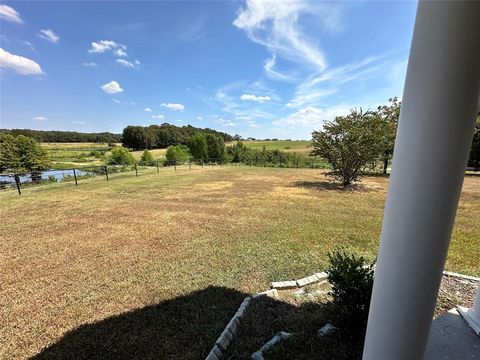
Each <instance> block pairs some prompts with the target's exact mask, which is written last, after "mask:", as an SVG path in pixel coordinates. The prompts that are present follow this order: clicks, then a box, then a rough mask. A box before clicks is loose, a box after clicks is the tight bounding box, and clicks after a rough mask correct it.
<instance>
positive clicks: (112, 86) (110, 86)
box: [100, 80, 123, 94]
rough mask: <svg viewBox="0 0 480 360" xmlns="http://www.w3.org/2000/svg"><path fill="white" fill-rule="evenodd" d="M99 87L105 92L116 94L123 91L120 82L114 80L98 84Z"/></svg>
mask: <svg viewBox="0 0 480 360" xmlns="http://www.w3.org/2000/svg"><path fill="white" fill-rule="evenodd" d="M100 88H101V89H102V90H103V91H104V92H106V93H107V94H116V93H121V92H123V89H122V88H121V86H120V84H119V83H118V82H116V81H115V80H112V81H110V82H109V83H106V84H104V85H102V86H100Z"/></svg>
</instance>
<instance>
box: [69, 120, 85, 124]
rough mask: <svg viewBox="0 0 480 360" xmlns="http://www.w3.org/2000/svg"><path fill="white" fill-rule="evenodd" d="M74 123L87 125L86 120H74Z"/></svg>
mask: <svg viewBox="0 0 480 360" xmlns="http://www.w3.org/2000/svg"><path fill="white" fill-rule="evenodd" d="M72 124H75V125H85V124H86V122H85V121H77V120H74V121H72Z"/></svg>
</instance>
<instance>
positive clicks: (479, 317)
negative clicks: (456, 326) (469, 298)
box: [458, 284, 480, 336]
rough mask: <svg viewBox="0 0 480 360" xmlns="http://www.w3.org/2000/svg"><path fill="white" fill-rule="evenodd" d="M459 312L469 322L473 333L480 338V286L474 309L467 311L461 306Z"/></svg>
mask: <svg viewBox="0 0 480 360" xmlns="http://www.w3.org/2000/svg"><path fill="white" fill-rule="evenodd" d="M458 312H459V313H460V315H462V316H463V318H464V319H465V320H466V321H467V322H468V325H470V327H471V328H472V329H473V331H475V333H476V334H477V335H478V336H480V284H479V285H478V289H477V296H476V297H475V302H474V303H473V307H471V308H470V309H467V308H464V307H463V306H459V307H458Z"/></svg>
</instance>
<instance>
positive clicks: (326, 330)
mask: <svg viewBox="0 0 480 360" xmlns="http://www.w3.org/2000/svg"><path fill="white" fill-rule="evenodd" d="M337 329H338V328H337V327H335V326H333V325H332V324H330V323H326V324H325V325H324V326H323V327H322V328H321V329H320V330H318V331H317V336H328V335H330V334H331V333H333V332H335V331H336V330H337Z"/></svg>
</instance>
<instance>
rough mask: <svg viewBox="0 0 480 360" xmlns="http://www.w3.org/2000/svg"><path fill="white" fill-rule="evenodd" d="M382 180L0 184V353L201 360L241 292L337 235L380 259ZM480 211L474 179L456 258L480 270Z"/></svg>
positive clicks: (458, 229)
mask: <svg viewBox="0 0 480 360" xmlns="http://www.w3.org/2000/svg"><path fill="white" fill-rule="evenodd" d="M387 185H388V180H387V179H386V178H383V177H371V178H366V179H365V180H364V181H363V182H362V187H361V188H359V189H356V190H349V191H342V190H338V189H337V188H336V187H335V186H332V185H330V184H329V183H326V182H325V177H324V176H323V174H321V173H320V172H319V171H316V170H309V169H302V170H301V169H274V168H250V167H241V166H239V167H234V166H226V167H205V168H203V169H202V168H199V167H195V168H194V169H193V170H191V171H190V170H188V168H179V169H177V171H176V172H175V171H173V169H171V168H162V169H161V170H160V174H157V173H156V172H155V170H154V169H147V170H143V171H142V172H141V173H140V176H138V177H135V176H133V175H132V174H131V173H121V174H114V175H112V176H111V177H110V181H108V182H107V181H106V180H105V179H104V178H103V177H95V178H89V179H85V180H81V181H80V184H79V186H78V187H74V186H73V184H72V183H58V184H53V185H48V186H47V185H46V186H38V187H34V188H28V189H25V190H24V191H23V193H22V196H18V195H17V194H16V193H15V192H14V191H10V192H7V193H1V194H0V217H1V219H2V226H1V228H0V268H1V269H2V271H1V272H0V319H1V322H0V359H23V358H28V357H31V356H34V355H35V354H39V353H40V354H39V355H38V356H37V357H36V359H51V358H67V357H69V358H75V359H87V358H88V359H122V358H125V359H126V358H138V359H139V358H155V357H156V358H158V359H201V358H202V357H203V358H204V357H205V356H206V354H207V353H208V351H209V350H210V347H211V346H212V344H213V343H214V341H215V339H216V338H217V336H218V335H219V334H220V332H221V331H222V329H223V327H224V326H225V325H226V323H227V322H228V320H229V318H230V317H231V316H232V315H233V313H234V312H235V309H236V307H237V306H238V305H239V303H240V302H241V299H242V298H243V297H244V296H245V295H246V294H250V293H254V292H258V291H261V290H264V289H266V288H267V287H268V285H269V282H270V281H272V280H282V279H291V278H298V277H302V276H304V275H307V274H311V273H312V272H314V271H318V270H321V269H323V268H324V266H325V265H326V255H327V253H328V252H329V251H331V250H333V249H335V248H336V247H337V246H340V245H343V246H346V247H347V248H350V249H353V250H355V251H356V252H359V253H361V254H364V255H366V256H368V257H369V258H371V259H373V258H374V257H375V253H376V249H377V242H378V236H379V231H380V226H381V219H382V213H383V207H384V202H385V195H386V190H387ZM479 223H480V178H479V177H467V178H466V179H465V185H464V188H463V192H462V197H461V201H460V206H459V209H458V214H457V219H456V224H455V228H454V232H453V240H452V243H451V246H450V250H449V255H448V260H447V268H448V269H449V270H452V271H457V272H462V273H466V274H471V275H477V276H478V275H480V264H479V263H478V259H479V258H480V244H479V242H478V239H479V238H480V227H479V226H478V224H479ZM192 339H193V340H192ZM47 346H50V347H49V348H47V349H44V350H43V351H42V349H43V348H44V347H47Z"/></svg>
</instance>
